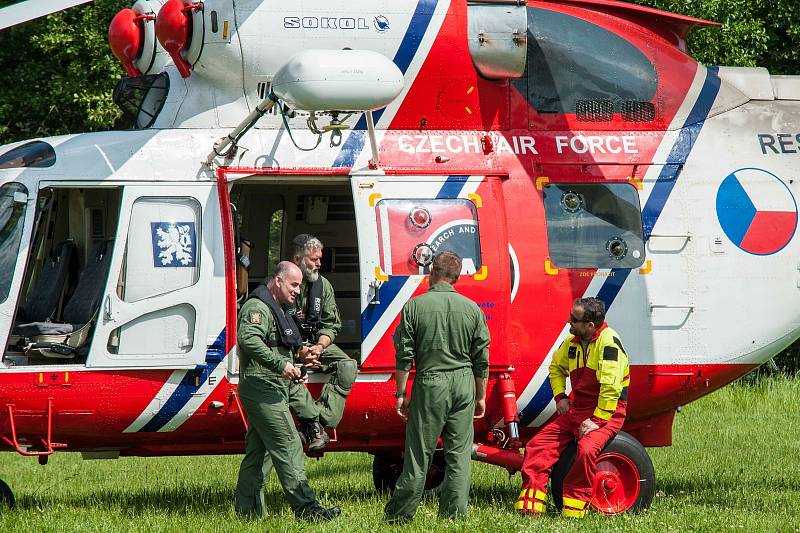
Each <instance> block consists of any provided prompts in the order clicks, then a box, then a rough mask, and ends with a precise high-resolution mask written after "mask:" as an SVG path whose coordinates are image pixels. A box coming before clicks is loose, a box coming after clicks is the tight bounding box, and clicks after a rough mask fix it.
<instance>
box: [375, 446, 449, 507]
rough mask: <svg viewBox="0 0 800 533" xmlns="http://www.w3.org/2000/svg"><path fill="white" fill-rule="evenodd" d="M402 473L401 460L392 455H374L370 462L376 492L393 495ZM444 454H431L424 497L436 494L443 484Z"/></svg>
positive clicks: (439, 452)
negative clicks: (431, 458)
mask: <svg viewBox="0 0 800 533" xmlns="http://www.w3.org/2000/svg"><path fill="white" fill-rule="evenodd" d="M402 471H403V458H402V456H400V455H393V454H375V456H374V458H373V460H372V483H373V484H374V485H375V490H377V491H378V492H382V493H383V492H388V493H390V494H392V493H394V488H395V486H397V479H398V478H399V477H400V473H401V472H402ZM444 478H445V462H444V454H443V453H442V452H441V451H436V452H434V454H433V460H432V461H431V467H430V468H429V469H428V476H427V478H426V479H425V495H426V496H428V495H431V494H438V493H439V490H440V489H441V488H442V485H443V484H444Z"/></svg>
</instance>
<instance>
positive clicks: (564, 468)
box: [551, 431, 656, 515]
mask: <svg viewBox="0 0 800 533" xmlns="http://www.w3.org/2000/svg"><path fill="white" fill-rule="evenodd" d="M575 449H576V446H575V443H572V444H570V445H569V446H568V447H567V448H566V449H565V450H564V453H562V454H561V458H560V459H559V460H558V462H557V463H556V464H555V466H554V467H553V473H552V477H551V488H552V493H553V503H555V505H556V507H557V508H558V509H561V507H562V497H563V493H564V478H565V477H566V475H567V472H569V469H570V468H572V464H573V463H574V462H575ZM655 492H656V477H655V470H654V468H653V462H652V461H651V460H650V456H649V455H647V451H646V450H645V449H644V446H642V445H641V444H639V441H638V440H636V439H635V438H633V437H632V436H631V435H629V434H627V433H625V432H624V431H620V432H619V433H618V434H617V436H615V437H614V438H613V439H611V441H609V443H608V444H606V447H605V448H603V451H602V452H600V455H599V456H598V457H597V461H596V471H595V476H594V491H593V494H594V496H593V497H592V501H591V502H590V504H591V507H592V508H593V509H594V510H596V511H599V512H601V513H603V514H607V515H614V514H620V513H625V512H628V513H635V512H638V511H643V510H645V509H647V507H649V506H650V503H651V502H652V501H653V496H654V495H655Z"/></svg>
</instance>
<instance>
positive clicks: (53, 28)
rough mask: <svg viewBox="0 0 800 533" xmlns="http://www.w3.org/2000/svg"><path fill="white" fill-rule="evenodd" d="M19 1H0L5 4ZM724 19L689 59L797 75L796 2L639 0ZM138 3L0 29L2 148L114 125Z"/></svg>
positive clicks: (695, 42) (705, 32) (105, 1)
mask: <svg viewBox="0 0 800 533" xmlns="http://www.w3.org/2000/svg"><path fill="white" fill-rule="evenodd" d="M15 1H17V0H0V7H3V6H5V5H8V4H11V3H14V2H15ZM637 3H639V4H643V5H648V6H650V7H655V8H659V9H665V10H668V11H674V12H676V13H681V14H684V15H690V16H694V17H698V18H704V19H708V20H714V21H717V22H721V23H722V26H721V27H716V28H701V29H696V30H694V31H693V32H692V34H691V36H690V49H691V52H692V54H693V55H694V56H695V57H696V58H697V59H699V60H700V61H701V62H702V63H705V64H707V65H737V66H763V67H767V68H768V69H769V70H770V71H771V72H772V73H773V74H794V73H797V74H800V62H799V61H798V58H799V57H800V9H797V0H760V1H758V2H756V1H755V0H637ZM132 4H133V0H95V1H94V2H93V3H92V4H88V5H86V6H83V7H77V8H72V9H68V10H67V11H64V12H61V13H58V14H54V15H51V16H49V17H47V18H44V19H40V20H36V21H32V22H29V23H27V24H23V25H21V26H17V27H14V28H10V29H7V30H5V31H3V32H0V144H5V143H8V142H11V141H14V140H20V139H27V138H31V137H41V136H46V135H58V134H63V133H69V132H73V133H74V132H82V131H96V130H103V129H109V128H112V127H114V125H115V122H116V121H117V120H118V119H119V116H120V113H119V111H118V110H117V108H116V107H115V106H114V104H113V103H112V101H111V90H112V89H113V87H114V84H115V83H116V81H117V80H118V79H119V77H120V76H121V75H122V67H121V66H120V64H119V62H118V61H117V60H116V58H115V57H114V56H113V55H112V54H111V51H110V49H109V47H108V42H107V39H106V32H107V29H108V23H109V22H110V20H111V18H112V17H113V16H114V14H115V13H116V12H117V11H119V10H120V9H122V8H124V7H129V6H130V5H132Z"/></svg>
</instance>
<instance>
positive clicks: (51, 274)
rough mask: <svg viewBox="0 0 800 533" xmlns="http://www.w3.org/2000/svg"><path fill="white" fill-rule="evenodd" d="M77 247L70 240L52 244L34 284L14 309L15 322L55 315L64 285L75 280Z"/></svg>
mask: <svg viewBox="0 0 800 533" xmlns="http://www.w3.org/2000/svg"><path fill="white" fill-rule="evenodd" d="M76 251H77V249H76V247H75V242H74V241H72V240H66V241H62V242H60V243H58V244H57V245H55V246H54V247H53V250H52V251H51V252H50V255H49V256H48V257H47V261H45V263H44V265H43V266H42V270H41V272H39V277H38V278H37V279H36V285H34V286H33V289H32V290H31V291H30V292H29V293H28V297H27V298H26V300H25V303H24V304H22V305H21V306H20V308H19V311H18V312H17V323H18V324H19V323H27V322H50V321H52V320H55V319H56V317H57V316H58V310H59V307H60V305H61V304H62V303H63V299H64V296H65V295H66V293H67V288H68V287H69V284H70V281H71V280H74V274H75V271H76V270H77V254H76ZM15 329H16V327H15ZM15 333H16V331H15Z"/></svg>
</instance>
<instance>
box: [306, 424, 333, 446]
mask: <svg viewBox="0 0 800 533" xmlns="http://www.w3.org/2000/svg"><path fill="white" fill-rule="evenodd" d="M300 433H301V434H302V435H303V436H304V437H305V439H304V440H305V442H306V444H308V448H307V452H308V453H318V452H321V451H322V450H323V449H324V448H325V446H326V445H327V444H328V442H330V440H331V439H330V437H329V436H328V434H327V433H325V428H323V427H322V424H320V423H319V421H318V420H316V419H313V420H301V421H300Z"/></svg>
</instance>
